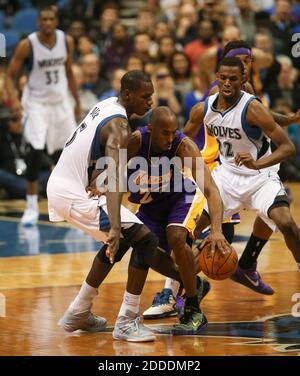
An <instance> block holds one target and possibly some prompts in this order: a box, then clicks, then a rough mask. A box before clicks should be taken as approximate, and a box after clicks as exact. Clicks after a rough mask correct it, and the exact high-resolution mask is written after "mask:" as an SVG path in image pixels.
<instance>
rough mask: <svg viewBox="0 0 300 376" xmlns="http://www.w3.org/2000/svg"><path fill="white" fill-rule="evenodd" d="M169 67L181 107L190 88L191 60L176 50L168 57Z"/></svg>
mask: <svg viewBox="0 0 300 376" xmlns="http://www.w3.org/2000/svg"><path fill="white" fill-rule="evenodd" d="M169 69H170V73H171V76H172V78H173V80H174V83H175V90H176V91H178V92H179V94H180V103H181V107H182V108H183V106H184V103H185V97H186V95H187V93H188V92H190V91H191V90H192V80H191V75H192V70H191V62H190V60H189V58H188V56H187V55H186V54H185V53H184V52H183V51H176V52H174V53H173V55H172V56H171V58H170V63H169Z"/></svg>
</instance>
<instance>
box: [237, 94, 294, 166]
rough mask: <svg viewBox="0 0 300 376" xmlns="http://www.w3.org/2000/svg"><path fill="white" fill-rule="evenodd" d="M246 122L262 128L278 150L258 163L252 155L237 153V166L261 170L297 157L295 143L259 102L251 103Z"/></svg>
mask: <svg viewBox="0 0 300 376" xmlns="http://www.w3.org/2000/svg"><path fill="white" fill-rule="evenodd" d="M246 120H247V123H248V124H249V125H250V126H256V127H259V128H261V130H262V131H263V132H264V133H265V135H266V136H268V137H269V138H270V139H271V140H272V142H273V143H274V144H275V145H276V146H277V149H276V150H275V151H274V152H273V153H272V154H271V155H269V156H267V157H263V158H261V159H259V160H257V161H255V160H254V159H253V158H252V156H251V154H250V153H237V155H236V157H235V161H236V164H237V165H245V166H246V167H248V168H251V169H253V170H260V169H262V168H266V167H270V166H273V165H275V164H277V163H281V162H283V161H284V160H286V159H289V158H292V157H293V156H295V153H296V150H295V147H294V145H293V143H292V142H291V141H290V139H289V138H288V136H287V135H286V133H285V132H284V131H283V129H282V128H281V127H280V126H279V125H278V124H276V123H275V121H274V119H273V117H272V115H271V114H270V112H269V111H268V109H267V108H265V106H264V105H262V104H261V103H260V102H259V101H257V100H254V101H252V102H251V103H250V105H249V107H248V110H247V114H246Z"/></svg>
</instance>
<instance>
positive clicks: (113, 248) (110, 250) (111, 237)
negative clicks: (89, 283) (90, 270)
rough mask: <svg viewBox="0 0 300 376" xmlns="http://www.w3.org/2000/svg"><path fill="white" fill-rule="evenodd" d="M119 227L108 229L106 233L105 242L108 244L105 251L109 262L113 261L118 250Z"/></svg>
mask: <svg viewBox="0 0 300 376" xmlns="http://www.w3.org/2000/svg"><path fill="white" fill-rule="evenodd" d="M120 234H121V230H120V229H113V228H112V229H110V230H109V233H108V237H107V240H106V242H105V243H106V244H108V247H107V249H106V251H105V254H106V257H108V258H109V261H110V263H111V264H113V263H114V259H115V255H116V253H117V252H118V249H119V243H120Z"/></svg>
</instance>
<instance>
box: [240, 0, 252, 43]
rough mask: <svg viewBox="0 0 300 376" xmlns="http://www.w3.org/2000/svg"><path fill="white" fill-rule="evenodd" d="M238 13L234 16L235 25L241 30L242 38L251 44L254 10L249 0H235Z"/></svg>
mask: <svg viewBox="0 0 300 376" xmlns="http://www.w3.org/2000/svg"><path fill="white" fill-rule="evenodd" d="M236 6H237V7H238V10H239V14H238V15H237V17H236V22H237V26H238V28H239V29H240V31H241V34H242V39H243V40H245V41H247V42H248V43H250V44H251V45H252V44H253V41H254V36H255V32H256V24H255V12H254V10H253V6H252V2H251V0H236Z"/></svg>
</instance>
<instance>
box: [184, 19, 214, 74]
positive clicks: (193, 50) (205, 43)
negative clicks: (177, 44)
mask: <svg viewBox="0 0 300 376" xmlns="http://www.w3.org/2000/svg"><path fill="white" fill-rule="evenodd" d="M217 44H218V41H217V39H216V37H215V32H214V28H213V24H212V22H211V21H209V20H204V21H201V22H200V23H199V26H198V38H197V39H195V40H193V41H192V42H190V43H188V44H187V45H186V46H185V47H184V52H185V53H186V54H187V56H188V57H189V59H190V61H191V63H192V70H193V71H195V70H196V69H197V64H198V60H199V58H201V56H202V55H203V54H204V53H205V52H206V51H207V50H208V49H209V48H211V47H213V46H216V45H217Z"/></svg>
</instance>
